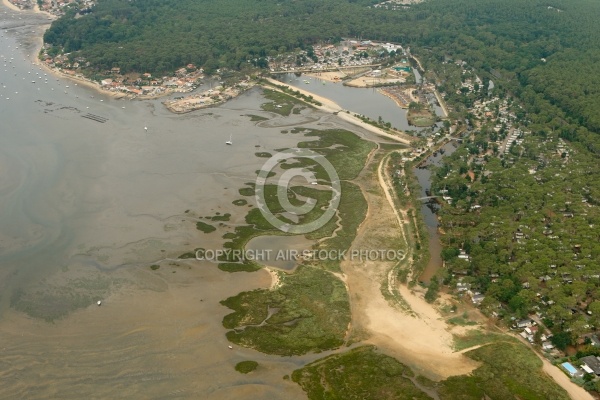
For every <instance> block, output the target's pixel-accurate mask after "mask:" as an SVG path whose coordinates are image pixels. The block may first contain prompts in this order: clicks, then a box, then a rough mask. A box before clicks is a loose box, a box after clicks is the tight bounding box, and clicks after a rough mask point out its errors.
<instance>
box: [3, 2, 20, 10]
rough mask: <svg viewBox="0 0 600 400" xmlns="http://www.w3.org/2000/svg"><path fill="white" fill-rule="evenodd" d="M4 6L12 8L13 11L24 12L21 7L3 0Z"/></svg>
mask: <svg viewBox="0 0 600 400" xmlns="http://www.w3.org/2000/svg"><path fill="white" fill-rule="evenodd" d="M2 4H4V5H5V6H6V7H8V8H10V9H11V10H13V11H22V10H21V9H20V8H19V7H17V6H15V5H14V4H13V3H11V2H10V1H8V0H2Z"/></svg>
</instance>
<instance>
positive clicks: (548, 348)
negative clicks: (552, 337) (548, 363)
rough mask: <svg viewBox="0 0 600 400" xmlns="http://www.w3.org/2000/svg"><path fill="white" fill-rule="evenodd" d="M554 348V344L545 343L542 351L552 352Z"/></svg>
mask: <svg viewBox="0 0 600 400" xmlns="http://www.w3.org/2000/svg"><path fill="white" fill-rule="evenodd" d="M553 348H554V345H553V344H552V342H543V343H542V349H543V350H546V351H550V350H552V349H553Z"/></svg>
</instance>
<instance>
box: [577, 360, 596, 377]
mask: <svg viewBox="0 0 600 400" xmlns="http://www.w3.org/2000/svg"><path fill="white" fill-rule="evenodd" d="M579 361H581V367H582V368H584V365H585V366H586V367H587V368H584V370H585V371H586V372H587V373H588V374H591V373H592V372H593V373H594V374H595V375H600V358H598V357H596V356H587V357H582V358H580V359H579ZM588 370H591V371H592V372H588Z"/></svg>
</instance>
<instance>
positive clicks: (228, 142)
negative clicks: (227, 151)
mask: <svg viewBox="0 0 600 400" xmlns="http://www.w3.org/2000/svg"><path fill="white" fill-rule="evenodd" d="M225 144H228V145H230V146H231V145H232V144H233V142H232V141H231V134H230V135H229V140H228V141H226V142H225Z"/></svg>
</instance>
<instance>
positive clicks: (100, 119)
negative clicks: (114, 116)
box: [82, 113, 108, 124]
mask: <svg viewBox="0 0 600 400" xmlns="http://www.w3.org/2000/svg"><path fill="white" fill-rule="evenodd" d="M82 117H83V118H87V119H91V120H92V121H96V122H100V123H102V124H103V123H105V122H106V121H108V118H105V117H101V116H99V115H95V114H90V113H87V114H84V115H82Z"/></svg>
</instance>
